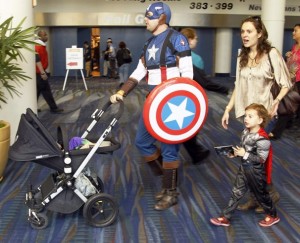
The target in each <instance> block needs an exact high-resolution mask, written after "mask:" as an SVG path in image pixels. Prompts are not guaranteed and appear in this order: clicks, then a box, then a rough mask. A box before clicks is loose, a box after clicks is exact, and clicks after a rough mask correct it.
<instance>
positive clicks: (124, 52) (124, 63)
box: [116, 41, 132, 85]
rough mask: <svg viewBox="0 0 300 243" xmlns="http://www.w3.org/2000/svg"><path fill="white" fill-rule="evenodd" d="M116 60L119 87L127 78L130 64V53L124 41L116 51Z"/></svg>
mask: <svg viewBox="0 0 300 243" xmlns="http://www.w3.org/2000/svg"><path fill="white" fill-rule="evenodd" d="M116 58H117V63H118V68H119V77H120V85H122V84H123V83H125V81H127V79H128V77H129V66H130V63H131V62H132V57H131V52H130V50H129V49H128V48H127V47H126V43H125V42H124V41H121V42H120V43H119V50H118V51H117V55H116Z"/></svg>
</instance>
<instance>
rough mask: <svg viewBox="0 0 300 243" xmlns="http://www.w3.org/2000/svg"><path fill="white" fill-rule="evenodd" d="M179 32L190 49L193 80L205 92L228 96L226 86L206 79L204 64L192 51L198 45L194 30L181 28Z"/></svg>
mask: <svg viewBox="0 0 300 243" xmlns="http://www.w3.org/2000/svg"><path fill="white" fill-rule="evenodd" d="M180 32H181V33H182V34H183V35H184V36H185V37H186V38H187V39H188V41H189V45H190V48H191V49H192V59H193V71H194V80H195V81H196V82H198V83H199V84H200V85H201V86H202V87H203V88H204V89H206V90H210V91H214V92H218V93H221V94H225V95H228V93H229V89H228V88H227V87H226V86H223V85H220V84H218V83H215V82H213V81H212V80H211V79H209V78H207V75H206V74H205V72H204V62H203V59H202V57H201V56H200V55H198V54H197V53H195V52H194V51H193V49H195V48H196V46H197V43H198V36H197V33H196V30H195V29H193V28H183V29H182V30H181V31H180Z"/></svg>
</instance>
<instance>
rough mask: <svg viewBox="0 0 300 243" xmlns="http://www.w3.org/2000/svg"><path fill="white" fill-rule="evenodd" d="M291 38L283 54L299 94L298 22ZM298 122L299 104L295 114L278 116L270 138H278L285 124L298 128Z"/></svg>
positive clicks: (299, 31)
mask: <svg viewBox="0 0 300 243" xmlns="http://www.w3.org/2000/svg"><path fill="white" fill-rule="evenodd" d="M293 40H294V41H295V44H294V45H293V46H292V49H291V51H288V52H287V53H286V54H285V56H286V60H287V67H288V69H289V71H290V74H291V79H292V81H293V83H294V85H295V86H296V87H295V89H296V90H297V92H298V93H299V94H300V24H295V26H294V31H293ZM294 116H295V117H294ZM289 123H290V125H289ZM299 124H300V106H298V109H297V110H296V114H287V115H283V116H279V119H278V122H277V123H276V126H275V128H274V129H273V130H272V132H271V133H270V134H269V135H270V138H272V139H279V138H280V137H281V135H282V133H283V131H284V129H285V128H286V127H287V126H292V125H295V126H297V127H298V128H299Z"/></svg>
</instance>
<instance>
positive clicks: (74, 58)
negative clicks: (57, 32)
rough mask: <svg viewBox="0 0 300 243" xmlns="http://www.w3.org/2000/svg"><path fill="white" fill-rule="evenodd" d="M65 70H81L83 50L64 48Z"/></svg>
mask: <svg viewBox="0 0 300 243" xmlns="http://www.w3.org/2000/svg"><path fill="white" fill-rule="evenodd" d="M66 69H67V70H69V69H83V48H77V47H75V46H74V47H72V48H66Z"/></svg>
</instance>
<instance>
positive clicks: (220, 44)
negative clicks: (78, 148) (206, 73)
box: [215, 28, 232, 77]
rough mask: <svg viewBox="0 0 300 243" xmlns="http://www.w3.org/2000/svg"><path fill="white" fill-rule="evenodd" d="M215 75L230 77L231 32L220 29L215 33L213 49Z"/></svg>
mask: <svg viewBox="0 0 300 243" xmlns="http://www.w3.org/2000/svg"><path fill="white" fill-rule="evenodd" d="M215 50H216V52H215V75H216V76H219V77H220V76H221V77H222V76H225V77H228V76H230V69H231V50H232V30H231V29H229V28H220V29H217V32H216V48H215Z"/></svg>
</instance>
